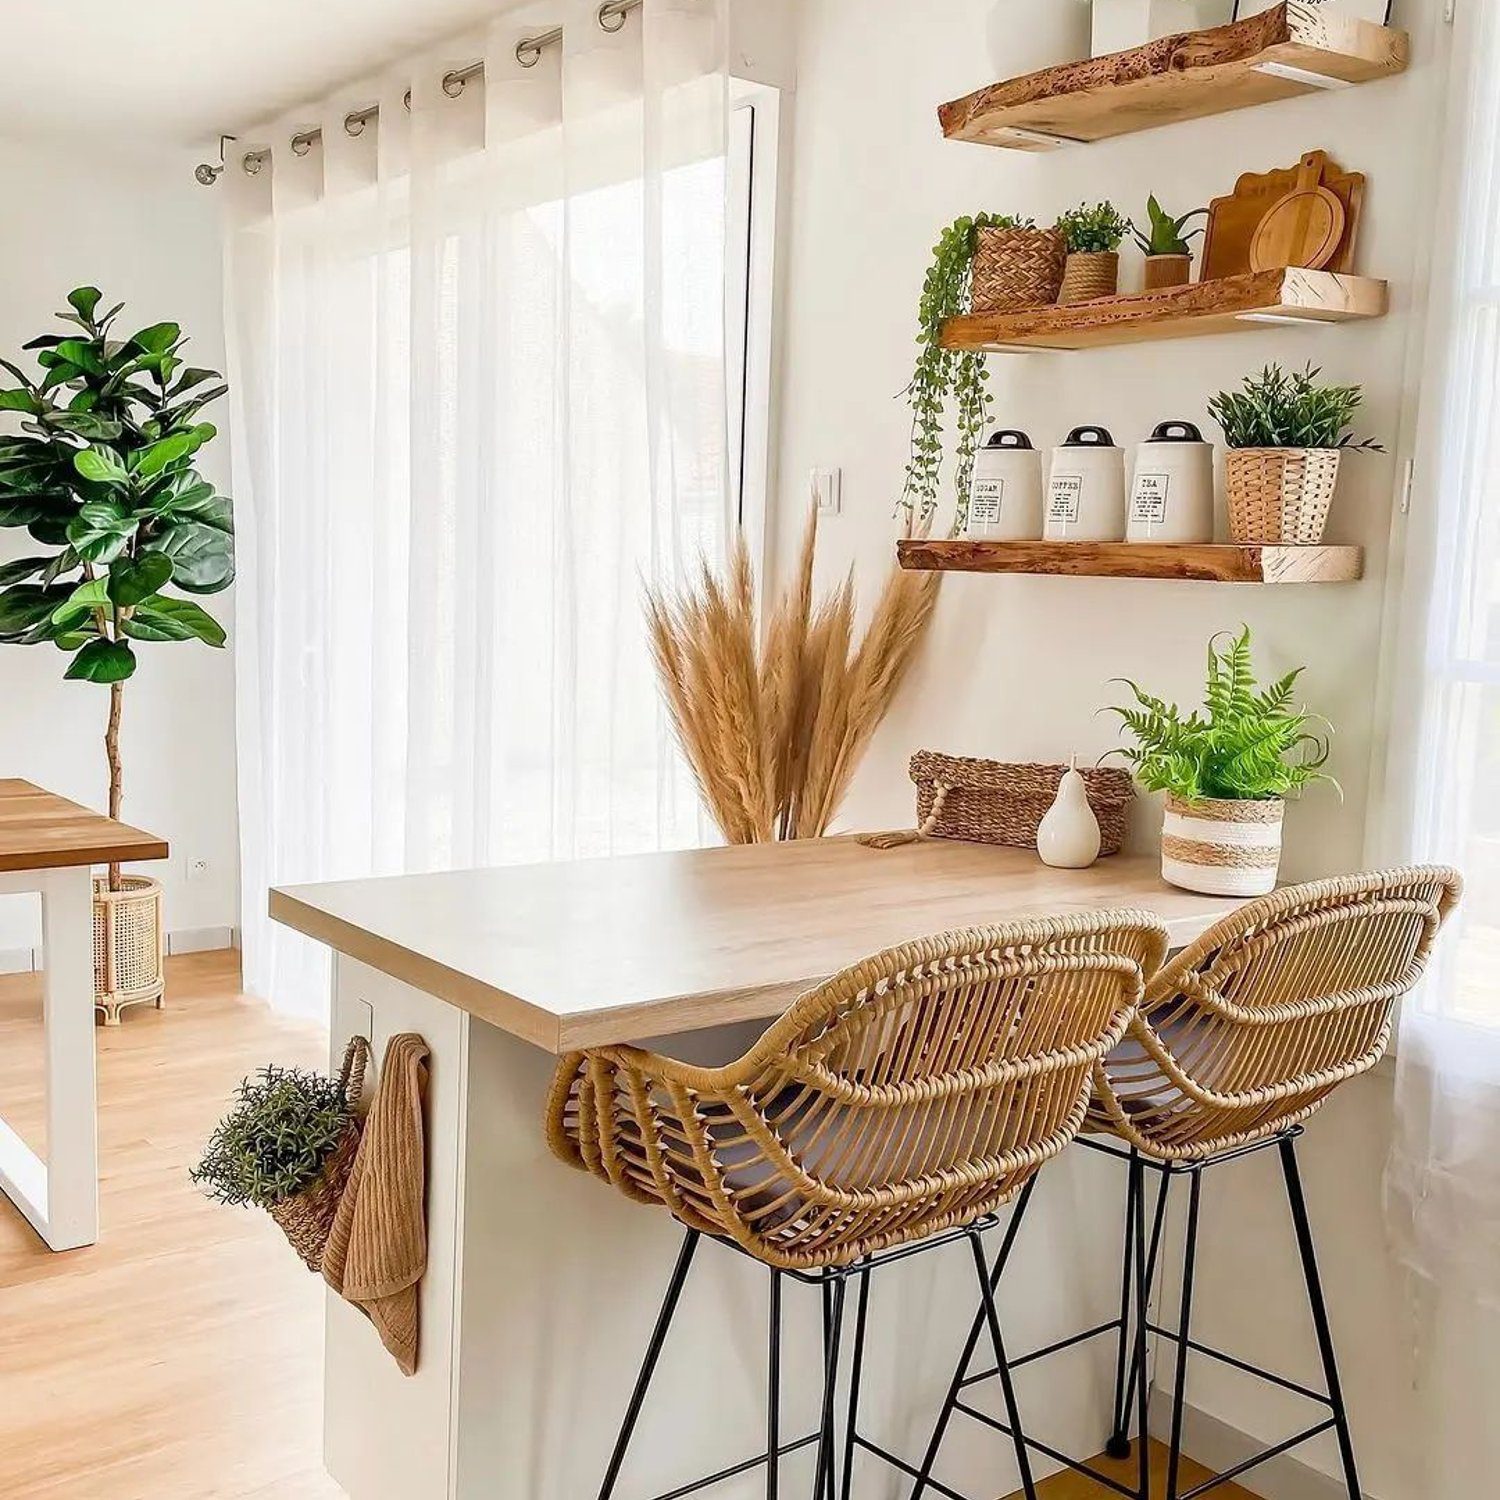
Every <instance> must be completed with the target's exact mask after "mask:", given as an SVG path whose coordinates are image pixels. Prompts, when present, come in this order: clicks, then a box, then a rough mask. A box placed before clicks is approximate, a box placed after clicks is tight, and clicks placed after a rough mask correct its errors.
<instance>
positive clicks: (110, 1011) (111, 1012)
mask: <svg viewBox="0 0 1500 1500" xmlns="http://www.w3.org/2000/svg"><path fill="white" fill-rule="evenodd" d="M120 884H121V887H122V889H120V890H118V891H112V890H110V888H109V881H108V880H107V879H105V878H104V877H103V876H100V877H98V878H96V879H95V881H94V1009H95V1010H97V1011H102V1012H103V1014H104V1024H105V1025H106V1026H118V1025H119V1024H120V1012H121V1011H122V1010H124V1008H125V1007H126V1006H127V1005H141V1004H144V1003H145V1002H146V1001H148V1000H151V1001H154V1002H155V1003H156V1005H157V1007H158V1008H160V1006H161V1002H162V992H163V990H164V989H165V983H164V980H163V977H162V954H163V953H164V951H165V943H164V940H163V935H162V909H161V894H162V893H161V886H160V884H159V883H158V882H157V881H155V880H148V879H146V878H145V877H144V876H142V875H127V876H125V877H124V879H123V880H122V881H121V882H120Z"/></svg>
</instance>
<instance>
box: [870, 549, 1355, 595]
mask: <svg viewBox="0 0 1500 1500" xmlns="http://www.w3.org/2000/svg"><path fill="white" fill-rule="evenodd" d="M897 556H898V558H899V560H900V563H901V566H902V567H903V568H907V569H909V570H911V571H914V572H929V573H930V572H943V573H1043V574H1055V575H1062V576H1066V577H1072V578H1164V579H1176V580H1178V581H1184V582H1187V581H1194V580H1196V581H1199V582H1207V583H1282V584H1286V583H1353V582H1354V581H1355V580H1356V579H1358V578H1362V577H1363V576H1364V570H1365V553H1364V548H1363V547H1271V546H1248V545H1243V546H1242V545H1227V546H1211V545H1203V546H1181V545H1171V544H1168V543H1165V542H985V541H969V540H966V539H955V540H941V541H938V540H908V541H902V542H898V543H897Z"/></svg>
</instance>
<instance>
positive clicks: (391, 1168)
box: [323, 1033, 430, 1375]
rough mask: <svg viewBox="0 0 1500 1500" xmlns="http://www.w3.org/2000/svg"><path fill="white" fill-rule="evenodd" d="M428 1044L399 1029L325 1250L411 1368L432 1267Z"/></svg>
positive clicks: (333, 1278)
mask: <svg viewBox="0 0 1500 1500" xmlns="http://www.w3.org/2000/svg"><path fill="white" fill-rule="evenodd" d="M429 1056H430V1052H429V1049H428V1046H427V1043H426V1042H424V1041H423V1040H422V1038H421V1037H419V1036H414V1035H411V1034H409V1033H408V1034H406V1035H403V1036H393V1037H392V1038H391V1039H390V1041H389V1042H388V1043H387V1044H386V1049H385V1062H384V1063H383V1064H382V1066H381V1069H380V1082H379V1085H378V1086H377V1088H376V1090H375V1100H374V1103H372V1104H371V1106H370V1112H369V1114H368V1115H367V1116H366V1117H365V1126H364V1134H363V1135H362V1136H361V1137H360V1142H359V1152H358V1154H357V1155H356V1156H355V1158H354V1168H353V1170H352V1171H351V1173H350V1174H349V1185H348V1187H346V1188H345V1189H344V1196H343V1198H342V1199H340V1201H339V1206H338V1212H337V1214H336V1215H335V1216H334V1220H333V1230H332V1232H331V1233H330V1234H329V1237H328V1246H327V1248H326V1249H325V1250H324V1252H323V1279H324V1280H325V1281H327V1283H328V1285H329V1286H331V1287H332V1288H333V1289H334V1291H336V1292H337V1293H338V1294H339V1295H340V1296H341V1297H343V1298H344V1299H345V1300H346V1301H348V1302H352V1303H353V1304H354V1305H355V1306H356V1307H358V1308H359V1309H360V1310H361V1311H362V1312H363V1313H364V1314H365V1315H366V1316H367V1317H368V1318H369V1319H370V1321H371V1322H372V1323H373V1324H374V1325H375V1328H376V1331H377V1332H378V1333H379V1334H380V1341H381V1343H383V1344H384V1345H385V1347H386V1348H387V1349H389V1350H390V1351H391V1353H392V1355H394V1356H395V1360H396V1363H397V1364H398V1365H399V1366H400V1367H401V1371H402V1373H403V1374H405V1375H411V1374H413V1373H414V1372H415V1371H416V1368H417V1284H418V1282H420V1281H421V1279H422V1273H423V1272H424V1271H425V1270H426V1269H427V1223H426V1212H425V1203H424V1196H425V1191H426V1158H425V1149H424V1145H425V1143H424V1138H423V1126H422V1101H423V1097H424V1096H425V1094H426V1092H427V1059H428V1057H429Z"/></svg>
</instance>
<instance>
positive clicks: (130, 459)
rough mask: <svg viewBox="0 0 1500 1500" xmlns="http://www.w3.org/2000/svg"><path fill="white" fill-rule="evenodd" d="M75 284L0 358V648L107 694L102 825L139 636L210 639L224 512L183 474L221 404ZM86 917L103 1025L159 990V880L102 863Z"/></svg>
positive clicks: (156, 334)
mask: <svg viewBox="0 0 1500 1500" xmlns="http://www.w3.org/2000/svg"><path fill="white" fill-rule="evenodd" d="M102 300H103V298H102V297H101V295H100V293H99V290H98V289H97V288H96V287H79V288H78V289H77V290H76V291H74V292H72V293H70V294H69V296H68V308H69V310H68V311H67V312H63V313H59V314H58V317H59V318H60V319H62V320H63V321H65V322H66V323H67V324H69V325H70V327H69V328H68V329H67V330H66V331H65V332H61V333H44V334H41V335H40V336H39V337H37V338H34V339H32V340H31V341H30V342H29V343H27V344H26V345H25V346H24V349H23V354H30V355H32V356H34V363H35V366H36V368H35V370H34V371H31V372H28V371H27V370H25V369H23V368H22V366H21V365H20V364H19V363H16V362H14V361H12V360H8V359H0V370H3V371H4V372H5V373H6V375H8V376H9V377H10V378H11V380H13V381H14V382H15V384H14V385H12V386H10V387H9V388H6V387H5V386H4V384H3V382H0V414H9V415H10V417H11V419H12V421H13V423H14V424H16V425H17V426H18V427H19V431H12V432H9V433H3V434H0V529H6V528H8V529H12V530H15V531H17V532H20V533H24V536H23V537H22V539H21V540H20V541H19V543H18V545H17V546H16V547H14V548H10V549H7V550H8V552H9V553H10V554H11V555H10V557H9V560H7V561H5V562H0V642H6V643H10V644H13V645H22V646H35V645H50V646H52V647H54V648H55V649H57V650H59V651H61V652H62V653H63V656H64V659H65V660H66V662H67V667H66V671H65V673H64V675H65V676H66V677H67V678H68V679H70V680H71V681H76V682H95V683H100V684H102V685H104V686H107V687H108V688H109V717H108V721H107V726H106V729H105V735H104V753H105V760H106V762H107V764H108V768H109V815H110V816H111V817H112V818H118V817H119V816H120V806H121V799H122V795H123V773H122V768H121V761H120V720H121V713H122V708H123V702H124V686H125V683H126V681H127V680H128V679H129V678H130V677H132V676H133V675H134V673H135V670H136V665H137V662H136V650H137V648H138V647H139V646H141V645H143V644H160V643H176V642H183V641H198V642H201V643H202V644H204V645H207V646H211V647H215V648H218V647H221V646H223V645H224V639H225V637H224V629H223V627H222V626H221V625H220V624H219V623H218V622H217V621H216V620H215V619H214V618H213V617H212V616H211V615H210V614H209V613H208V612H207V611H206V610H205V609H204V608H203V607H202V606H201V605H199V604H197V603H196V602H195V600H194V598H193V597H190V596H195V595H204V594H214V593H218V592H219V591H220V590H222V589H226V588H228V587H229V584H230V582H231V581H232V579H233V577H234V543H233V536H232V533H233V521H232V518H231V510H230V502H229V501H228V500H227V499H226V498H225V497H224V496H222V495H220V494H219V493H218V491H217V490H216V489H215V487H214V486H213V485H212V484H210V483H208V482H207V481H206V480H205V479H204V478H203V477H202V476H201V475H200V474H199V473H198V471H197V469H196V467H195V463H196V459H197V455H198V454H199V452H201V450H202V449H203V448H204V447H205V446H206V445H207V444H208V443H209V442H211V441H212V440H213V438H214V437H215V435H216V433H215V429H214V427H213V426H212V425H211V424H210V423H208V422H205V421H203V420H202V414H203V411H204V409H205V408H206V407H208V406H209V405H210V404H212V403H213V402H214V401H216V400H218V399H219V398H220V397H221V396H223V395H224V393H225V391H226V389H227V387H226V386H224V385H223V384H222V383H221V381H220V378H219V375H218V373H217V372H216V371H214V370H209V369H203V368H200V367H197V366H193V365H190V364H188V363H187V361H186V359H185V358H184V357H183V352H182V351H183V345H184V344H185V343H186V340H185V339H184V338H183V336H182V330H181V329H180V328H179V327H178V325H177V324H176V323H154V324H152V325H151V326H149V327H147V328H141V329H139V330H137V331H136V332H135V333H133V334H130V335H129V336H127V337H123V338H122V337H119V336H118V335H117V333H116V328H115V325H116V322H117V320H118V318H119V315H120V312H121V306H115V307H113V308H111V309H109V310H108V311H104V312H101V311H100V303H101V301H102ZM97 889H98V898H97V899H96V902H95V908H94V961H95V1004H96V1006H97V1007H98V1008H99V1009H100V1010H102V1011H103V1012H104V1016H105V1020H106V1021H107V1022H116V1021H118V1020H119V1013H120V1008H121V1007H122V1006H124V1005H130V1004H134V1003H136V1002H138V1001H143V1000H153V999H154V1000H156V1001H157V1003H160V999H161V993H162V970H161V963H162V919H161V888H160V886H159V885H158V884H157V883H156V882H155V881H152V880H147V879H145V878H143V877H138V876H130V877H125V876H122V875H121V872H120V868H119V866H118V865H112V866H111V867H110V869H109V873H108V877H107V879H104V880H101V881H100V882H98V884H97Z"/></svg>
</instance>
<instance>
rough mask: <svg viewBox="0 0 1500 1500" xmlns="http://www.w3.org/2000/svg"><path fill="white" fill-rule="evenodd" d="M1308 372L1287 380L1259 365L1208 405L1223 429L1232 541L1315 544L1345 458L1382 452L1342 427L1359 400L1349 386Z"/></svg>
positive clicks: (1276, 368) (1288, 376)
mask: <svg viewBox="0 0 1500 1500" xmlns="http://www.w3.org/2000/svg"><path fill="white" fill-rule="evenodd" d="M1320 373H1321V372H1320V371H1318V370H1316V369H1314V368H1313V367H1312V366H1311V365H1308V366H1307V367H1306V368H1305V369H1303V370H1300V371H1293V372H1291V373H1290V374H1288V373H1287V372H1286V371H1284V370H1283V369H1282V368H1281V366H1280V365H1267V366H1266V367H1265V369H1264V370H1262V371H1261V372H1260V373H1259V374H1258V375H1249V376H1246V378H1245V380H1244V381H1243V383H1242V384H1241V386H1240V389H1239V390H1238V391H1220V392H1219V394H1218V395H1217V396H1214V397H1213V398H1212V399H1211V400H1210V401H1209V403H1208V409H1209V412H1210V414H1211V415H1212V416H1213V419H1214V420H1215V421H1216V422H1217V423H1218V424H1219V426H1220V427H1221V428H1223V430H1224V441H1225V443H1226V444H1227V446H1228V450H1229V451H1228V452H1227V453H1226V454H1225V455H1224V485H1225V491H1226V494H1227V497H1228V501H1229V533H1230V536H1231V537H1232V539H1233V540H1234V541H1236V542H1249V543H1281V544H1283V545H1296V546H1309V547H1311V546H1316V545H1317V544H1318V543H1319V542H1320V541H1322V539H1323V528H1324V527H1325V526H1326V525H1327V522H1328V510H1329V507H1330V506H1331V505H1332V504H1333V492H1334V487H1335V486H1336V485H1337V483H1338V477H1339V461H1340V459H1341V458H1342V456H1343V454H1344V453H1345V452H1347V451H1351V450H1353V451H1358V452H1371V453H1383V452H1384V451H1385V450H1384V449H1383V448H1382V447H1381V445H1380V444H1379V443H1377V442H1375V441H1374V440H1373V439H1369V438H1365V439H1363V440H1359V441H1356V440H1355V438H1354V435H1353V433H1352V432H1351V430H1350V425H1349V424H1350V422H1351V421H1352V420H1353V417H1354V413H1355V412H1356V411H1357V410H1358V409H1359V406H1360V404H1361V402H1362V401H1363V399H1364V395H1363V391H1362V389H1361V388H1360V387H1359V386H1357V385H1325V384H1323V383H1321V382H1320V381H1319V379H1318V376H1319V374H1320Z"/></svg>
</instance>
